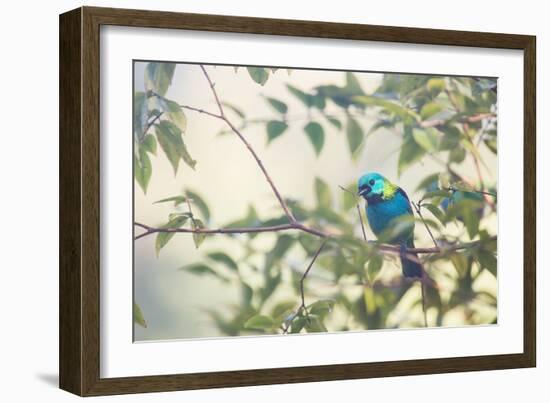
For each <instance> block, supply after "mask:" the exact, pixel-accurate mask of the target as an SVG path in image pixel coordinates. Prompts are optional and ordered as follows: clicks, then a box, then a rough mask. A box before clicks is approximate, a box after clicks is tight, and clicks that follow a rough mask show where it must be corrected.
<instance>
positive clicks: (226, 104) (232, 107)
mask: <svg viewBox="0 0 550 403" xmlns="http://www.w3.org/2000/svg"><path fill="white" fill-rule="evenodd" d="M221 104H222V105H223V106H224V107H226V108H228V109H229V110H231V111H232V112H233V113H235V114H236V115H237V116H238V117H240V118H241V119H244V118H245V117H246V115H245V114H244V112H243V111H242V109H240V108H237V107H236V106H235V105H233V104H230V103H229V102H222V103H221Z"/></svg>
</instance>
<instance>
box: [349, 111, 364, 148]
mask: <svg viewBox="0 0 550 403" xmlns="http://www.w3.org/2000/svg"><path fill="white" fill-rule="evenodd" d="M346 136H347V139H348V148H349V151H350V153H351V155H352V157H356V152H357V150H358V149H359V146H360V145H361V143H363V129H362V128H361V126H359V123H357V121H356V120H355V119H354V118H353V117H351V116H350V115H348V120H347V125H346Z"/></svg>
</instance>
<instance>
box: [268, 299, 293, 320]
mask: <svg viewBox="0 0 550 403" xmlns="http://www.w3.org/2000/svg"><path fill="white" fill-rule="evenodd" d="M295 307H296V301H283V302H279V303H278V304H277V305H275V306H274V307H273V310H272V311H271V316H272V317H274V318H279V317H281V316H286V315H288V314H291V313H292V311H293V310H294V308H295Z"/></svg>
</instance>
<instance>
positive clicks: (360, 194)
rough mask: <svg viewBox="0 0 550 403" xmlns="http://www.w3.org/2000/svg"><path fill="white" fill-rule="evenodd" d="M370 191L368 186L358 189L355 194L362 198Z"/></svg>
mask: <svg viewBox="0 0 550 403" xmlns="http://www.w3.org/2000/svg"><path fill="white" fill-rule="evenodd" d="M371 190H372V189H371V187H370V186H365V187H364V188H362V189H359V192H357V196H363V195H365V194H369V193H370V191H371Z"/></svg>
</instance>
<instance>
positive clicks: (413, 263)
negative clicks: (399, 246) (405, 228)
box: [401, 241, 437, 288]
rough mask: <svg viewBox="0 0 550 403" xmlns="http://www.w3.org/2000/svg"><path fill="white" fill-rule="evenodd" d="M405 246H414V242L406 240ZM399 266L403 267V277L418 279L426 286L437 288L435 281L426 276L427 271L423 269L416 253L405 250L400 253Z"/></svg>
mask: <svg viewBox="0 0 550 403" xmlns="http://www.w3.org/2000/svg"><path fill="white" fill-rule="evenodd" d="M407 247H408V248H414V242H413V241H410V242H408V243H407ZM401 267H402V269H403V276H404V277H407V278H410V279H418V280H420V281H421V282H422V283H424V284H426V285H428V286H431V287H435V288H437V286H436V284H435V281H434V280H433V279H432V278H431V277H429V276H428V273H426V271H425V270H424V266H423V265H422V262H421V261H420V258H419V257H418V255H417V254H416V253H410V252H406V251H404V252H403V253H401Z"/></svg>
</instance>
